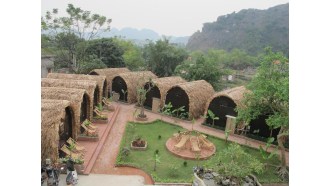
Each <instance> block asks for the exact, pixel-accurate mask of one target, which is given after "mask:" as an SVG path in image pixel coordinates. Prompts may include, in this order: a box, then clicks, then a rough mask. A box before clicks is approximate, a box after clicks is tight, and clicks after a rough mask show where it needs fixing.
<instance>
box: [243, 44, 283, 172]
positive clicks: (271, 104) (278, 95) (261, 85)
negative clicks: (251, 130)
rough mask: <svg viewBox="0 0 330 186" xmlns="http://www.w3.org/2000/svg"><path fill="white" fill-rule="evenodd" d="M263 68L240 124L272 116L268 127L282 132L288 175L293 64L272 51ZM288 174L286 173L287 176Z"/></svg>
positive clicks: (247, 98)
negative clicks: (291, 66)
mask: <svg viewBox="0 0 330 186" xmlns="http://www.w3.org/2000/svg"><path fill="white" fill-rule="evenodd" d="M260 61H261V62H260V67H259V68H258V70H257V74H256V76H255V77H254V78H253V79H252V81H251V82H250V84H249V85H248V86H247V88H248V89H249V90H250V92H249V93H247V94H246V95H245V97H244V99H243V101H242V103H243V106H241V107H238V120H239V121H245V122H246V123H249V122H250V121H251V120H252V119H256V118H257V117H258V116H260V115H268V116H269V117H268V119H267V120H266V123H267V125H268V126H269V127H270V128H272V129H278V128H279V129H280V131H279V134H278V136H277V141H278V145H279V147H280V148H281V153H282V154H281V160H282V173H283V172H286V160H285V152H284V146H283V142H284V140H285V139H286V137H288V136H289V62H288V59H287V58H286V57H284V56H283V54H282V53H279V52H277V53H274V52H273V51H272V49H271V48H270V47H267V48H266V49H265V54H264V55H263V56H261V58H260ZM284 174H286V173H284Z"/></svg>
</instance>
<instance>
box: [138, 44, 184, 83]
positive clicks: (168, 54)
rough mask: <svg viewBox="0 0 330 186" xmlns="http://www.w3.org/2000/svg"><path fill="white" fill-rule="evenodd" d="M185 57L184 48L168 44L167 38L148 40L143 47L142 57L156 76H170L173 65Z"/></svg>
mask: <svg viewBox="0 0 330 186" xmlns="http://www.w3.org/2000/svg"><path fill="white" fill-rule="evenodd" d="M187 57H188V54H187V52H186V50H185V49H183V48H178V47H176V46H174V45H172V44H170V43H169V40H168V39H167V38H164V39H163V40H162V39H160V40H158V41H156V43H153V42H151V41H150V42H149V43H148V44H147V45H145V46H144V48H143V58H144V59H145V61H146V65H147V67H148V69H150V70H151V71H152V72H153V73H155V74H156V75H157V76H158V77H167V76H171V75H172V74H173V73H174V70H175V67H176V66H177V65H179V64H181V63H182V62H183V61H184V60H185V59H186V58H187Z"/></svg>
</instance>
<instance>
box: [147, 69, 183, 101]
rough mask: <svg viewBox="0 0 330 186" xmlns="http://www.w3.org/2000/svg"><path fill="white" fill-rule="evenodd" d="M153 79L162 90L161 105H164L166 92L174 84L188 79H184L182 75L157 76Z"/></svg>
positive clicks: (160, 90)
mask: <svg viewBox="0 0 330 186" xmlns="http://www.w3.org/2000/svg"><path fill="white" fill-rule="evenodd" d="M152 81H153V82H154V84H155V86H156V87H157V88H158V89H159V92H160V107H162V106H163V105H164V103H165V98H166V93H167V91H168V90H169V89H170V88H171V87H172V86H173V85H176V84H179V83H184V82H186V80H184V79H182V78H181V77H180V76H172V77H163V78H155V79H152Z"/></svg>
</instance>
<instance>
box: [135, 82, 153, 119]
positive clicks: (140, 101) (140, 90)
mask: <svg viewBox="0 0 330 186" xmlns="http://www.w3.org/2000/svg"><path fill="white" fill-rule="evenodd" d="M147 84H148V85H149V86H148V88H147V89H145V88H144V87H143V85H142V84H140V86H137V88H136V95H137V105H138V106H139V107H140V113H139V114H138V115H137V118H136V119H137V120H142V121H144V120H147V119H148V118H147V115H146V114H145V113H144V102H145V101H146V99H147V96H146V95H147V93H148V92H149V91H150V90H151V89H152V88H153V87H154V83H153V82H152V80H151V79H149V81H148V82H147Z"/></svg>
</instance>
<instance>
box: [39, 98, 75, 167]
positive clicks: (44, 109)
mask: <svg viewBox="0 0 330 186" xmlns="http://www.w3.org/2000/svg"><path fill="white" fill-rule="evenodd" d="M66 110H73V108H72V107H71V106H70V101H67V100H48V99H42V100H41V160H42V162H44V161H45V159H47V158H50V159H51V160H52V162H57V160H58V158H59V152H58V148H59V141H60V136H59V130H60V126H61V123H62V121H63V119H64V118H65V116H64V115H65V111H66ZM72 122H74V121H72Z"/></svg>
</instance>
